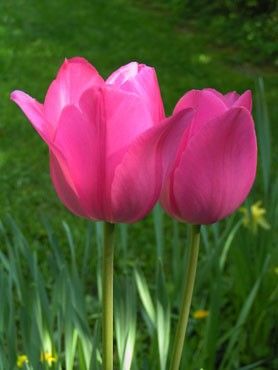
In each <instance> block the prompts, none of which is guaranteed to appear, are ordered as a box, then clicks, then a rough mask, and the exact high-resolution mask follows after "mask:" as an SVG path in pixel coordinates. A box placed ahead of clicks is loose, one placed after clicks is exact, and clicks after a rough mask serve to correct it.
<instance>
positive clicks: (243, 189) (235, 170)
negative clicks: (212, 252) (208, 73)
mask: <svg viewBox="0 0 278 370" xmlns="http://www.w3.org/2000/svg"><path fill="white" fill-rule="evenodd" d="M251 106H252V97H251V93H250V91H246V92H245V93H244V94H242V95H238V94H237V93H235V92H231V93H228V94H226V95H222V94H220V93H219V92H217V91H216V90H213V89H204V90H192V91H189V92H188V93H186V94H185V95H184V96H183V97H182V98H181V99H180V100H179V102H178V103H177V105H176V107H175V109H174V115H175V114H177V113H178V112H180V111H181V110H183V109H186V108H193V109H194V111H195V115H194V118H193V120H192V121H191V122H188V124H187V127H186V129H185V130H184V133H183V136H182V139H181V141H180V144H179V146H178V149H177V151H176V157H175V159H174V160H173V161H172V162H171V163H170V164H169V168H168V175H167V177H166V178H165V181H164V184H163V189H162V194H161V203H162V205H163V207H164V208H165V210H166V211H167V212H168V213H169V214H170V215H172V216H173V217H175V218H177V219H179V220H183V221H186V222H188V223H191V224H211V223H214V222H216V221H218V220H221V219H223V218H224V217H226V216H228V215H229V214H231V213H232V212H234V211H235V209H237V208H238V207H239V206H240V204H241V203H242V202H243V201H244V200H245V198H246V197H247V195H248V193H249V191H250V189H251V187H252V184H253V182H254V179H255V174H256V163H257V145H256V135H255V128H254V122H253V119H252V116H251Z"/></svg>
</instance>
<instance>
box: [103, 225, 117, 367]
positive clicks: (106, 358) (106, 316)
mask: <svg viewBox="0 0 278 370" xmlns="http://www.w3.org/2000/svg"><path fill="white" fill-rule="evenodd" d="M114 228H115V225H113V224H110V223H108V222H106V223H105V224H104V243H103V266H102V365H103V366H102V368H103V370H113V260H114Z"/></svg>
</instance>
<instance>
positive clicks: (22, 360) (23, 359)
mask: <svg viewBox="0 0 278 370" xmlns="http://www.w3.org/2000/svg"><path fill="white" fill-rule="evenodd" d="M25 364H28V357H27V356H26V355H18V356H17V361H16V365H17V367H23V366H24V365H25Z"/></svg>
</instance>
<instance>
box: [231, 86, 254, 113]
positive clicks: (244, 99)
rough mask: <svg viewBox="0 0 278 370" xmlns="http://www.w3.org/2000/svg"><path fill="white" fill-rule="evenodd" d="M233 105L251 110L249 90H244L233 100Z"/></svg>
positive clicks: (250, 93)
mask: <svg viewBox="0 0 278 370" xmlns="http://www.w3.org/2000/svg"><path fill="white" fill-rule="evenodd" d="M233 107H245V108H246V109H247V110H249V112H251V111H252V92H251V91H250V90H247V91H245V92H244V93H243V94H242V95H240V96H239V97H238V99H237V100H235V102H234V104H233Z"/></svg>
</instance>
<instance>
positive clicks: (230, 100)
mask: <svg viewBox="0 0 278 370" xmlns="http://www.w3.org/2000/svg"><path fill="white" fill-rule="evenodd" d="M239 96H240V95H239V94H238V93H237V92H236V91H231V92H228V93H227V94H225V95H224V96H223V101H224V102H225V104H226V105H227V107H228V108H231V107H232V106H233V105H234V103H235V101H237V99H238V98H239Z"/></svg>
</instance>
